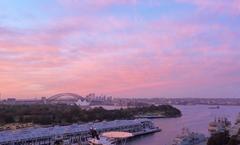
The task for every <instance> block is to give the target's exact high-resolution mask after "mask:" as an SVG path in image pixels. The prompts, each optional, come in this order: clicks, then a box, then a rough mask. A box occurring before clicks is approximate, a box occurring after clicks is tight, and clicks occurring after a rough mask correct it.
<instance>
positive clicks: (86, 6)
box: [0, 0, 240, 98]
mask: <svg viewBox="0 0 240 145" xmlns="http://www.w3.org/2000/svg"><path fill="white" fill-rule="evenodd" d="M0 92H1V93H2V97H6V98H7V97H17V98H34V97H41V96H51V95H54V94H56V93H60V92H73V93H78V94H80V95H83V96H84V95H86V94H88V93H91V92H95V93H97V94H106V95H113V96H115V97H240V0H1V1H0Z"/></svg>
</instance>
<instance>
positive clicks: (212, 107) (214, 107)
mask: <svg viewBox="0 0 240 145" xmlns="http://www.w3.org/2000/svg"><path fill="white" fill-rule="evenodd" d="M208 109H220V106H210V107H208Z"/></svg>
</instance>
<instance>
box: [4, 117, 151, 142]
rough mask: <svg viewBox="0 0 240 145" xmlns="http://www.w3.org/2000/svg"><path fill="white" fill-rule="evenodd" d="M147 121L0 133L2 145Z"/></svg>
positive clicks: (110, 122)
mask: <svg viewBox="0 0 240 145" xmlns="http://www.w3.org/2000/svg"><path fill="white" fill-rule="evenodd" d="M146 120H147V119H136V120H115V121H109V122H105V121H103V122H99V123H87V124H82V125H78V124H73V125H69V126H54V127H48V128H25V129H17V130H8V131H2V132H0V143H1V142H7V141H18V140H24V139H31V138H44V137H52V136H55V135H63V134H74V133H82V132H89V129H90V127H94V128H96V129H97V130H102V129H108V128H113V127H120V126H129V125H137V124H140V123H141V122H142V121H146Z"/></svg>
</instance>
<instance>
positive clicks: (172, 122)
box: [127, 105, 240, 145]
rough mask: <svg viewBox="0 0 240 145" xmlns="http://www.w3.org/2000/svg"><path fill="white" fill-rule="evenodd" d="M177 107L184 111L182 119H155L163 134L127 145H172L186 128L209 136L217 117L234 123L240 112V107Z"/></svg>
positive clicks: (130, 142) (143, 138)
mask: <svg viewBox="0 0 240 145" xmlns="http://www.w3.org/2000/svg"><path fill="white" fill-rule="evenodd" d="M175 107H177V108H178V109H180V110H181V111H182V114H183V116H182V117H180V118H160V119H154V120H153V122H154V123H155V125H157V126H159V127H160V128H161V129H162V131H161V132H159V133H155V134H151V135H147V136H142V137H138V138H135V139H132V140H131V141H129V142H128V143H127V144H128V145H171V143H172V140H173V139H174V138H175V136H176V135H177V134H179V133H181V130H182V128H184V127H187V128H189V129H190V130H191V131H194V132H200V133H204V134H205V135H206V136H209V134H208V123H209V122H210V121H212V120H214V118H215V117H227V118H228V119H229V120H230V121H233V122H234V121H235V119H236V117H237V114H238V112H240V106H220V108H219V109H209V106H206V105H194V106H175Z"/></svg>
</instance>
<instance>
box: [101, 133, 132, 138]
mask: <svg viewBox="0 0 240 145" xmlns="http://www.w3.org/2000/svg"><path fill="white" fill-rule="evenodd" d="M102 136H104V137H107V138H119V139H120V138H128V137H132V136H133V134H132V133H129V132H122V131H110V132H104V133H103V134H102Z"/></svg>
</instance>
